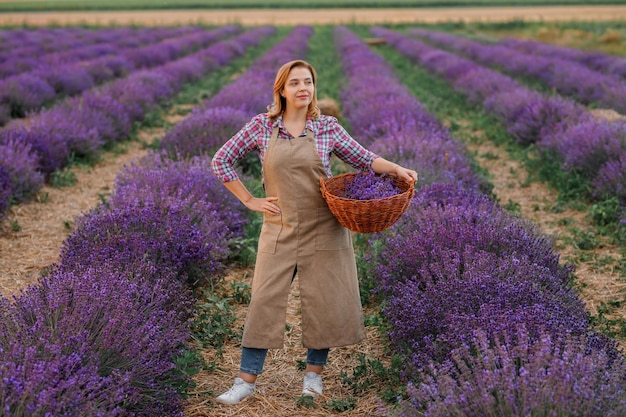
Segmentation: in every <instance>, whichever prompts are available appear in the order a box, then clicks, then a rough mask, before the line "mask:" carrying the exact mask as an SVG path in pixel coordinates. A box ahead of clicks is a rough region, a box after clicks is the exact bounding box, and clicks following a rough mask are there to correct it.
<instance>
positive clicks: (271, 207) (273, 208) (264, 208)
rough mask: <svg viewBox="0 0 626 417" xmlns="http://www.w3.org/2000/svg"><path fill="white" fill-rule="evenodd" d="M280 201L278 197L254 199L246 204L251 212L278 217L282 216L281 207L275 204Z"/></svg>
mask: <svg viewBox="0 0 626 417" xmlns="http://www.w3.org/2000/svg"><path fill="white" fill-rule="evenodd" d="M276 201H278V197H265V198H256V197H252V198H251V199H249V200H248V201H246V202H245V203H244V204H245V205H246V207H248V208H249V209H250V210H253V211H257V212H259V213H264V214H270V215H276V214H280V207H278V206H277V205H276V204H275V202H276Z"/></svg>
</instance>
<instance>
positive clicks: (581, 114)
mask: <svg viewBox="0 0 626 417" xmlns="http://www.w3.org/2000/svg"><path fill="white" fill-rule="evenodd" d="M372 33H374V34H376V35H377V36H381V37H384V38H385V39H387V41H388V42H389V43H390V44H391V45H393V46H394V47H395V48H396V49H397V50H398V51H399V52H400V53H402V54H404V55H405V56H407V57H409V58H410V59H412V60H414V61H416V62H418V63H419V64H420V65H423V66H424V67H426V68H427V69H429V70H431V71H433V72H435V73H437V74H439V75H440V76H442V77H443V78H445V79H447V80H448V81H450V82H451V83H452V84H453V86H454V88H456V89H457V90H459V91H462V92H463V93H465V94H466V95H467V96H468V98H469V99H470V100H471V101H474V102H478V103H482V105H483V106H484V107H485V109H486V110H487V111H489V112H493V113H495V114H496V115H498V116H499V117H500V118H501V120H502V121H503V122H504V123H505V125H506V126H507V129H508V132H509V133H510V134H511V135H512V136H513V137H514V138H515V139H516V140H517V141H518V142H519V143H521V144H523V145H526V144H530V143H535V144H536V145H537V146H538V148H539V149H540V150H541V151H542V152H545V153H546V154H547V155H548V157H550V158H551V157H552V156H553V155H556V157H557V159H558V160H559V162H560V163H561V166H562V168H563V170H564V171H566V172H570V173H573V174H576V175H578V176H580V177H581V178H583V179H585V180H586V181H588V183H589V184H590V187H589V189H590V197H592V198H595V199H598V200H603V199H607V198H611V197H616V198H618V199H619V200H620V201H621V202H622V205H624V204H626V124H625V123H623V122H616V123H610V122H608V121H605V120H600V119H597V118H595V117H593V116H592V115H591V114H590V113H589V112H588V111H587V110H586V108H585V107H584V106H582V105H580V104H577V103H575V102H573V101H572V100H569V99H564V98H561V97H558V96H554V97H544V96H543V95H541V94H540V93H538V92H535V91H531V90H529V89H527V88H525V87H523V86H522V85H520V84H519V83H518V82H517V81H515V80H513V79H511V78H510V77H507V76H505V75H503V74H500V73H498V72H496V71H493V70H490V69H488V68H485V67H483V66H481V65H479V64H476V63H475V62H473V61H470V60H467V59H464V58H461V57H458V56H456V55H454V54H452V53H449V52H446V51H442V50H439V49H437V48H434V47H432V46H429V45H427V44H425V43H423V42H420V41H418V40H416V39H412V38H409V37H407V36H405V35H403V34H400V33H397V32H393V31H389V30H387V29H384V28H373V29H372ZM623 216H624V215H622V217H623ZM618 220H619V219H618Z"/></svg>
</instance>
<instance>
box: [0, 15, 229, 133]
mask: <svg viewBox="0 0 626 417" xmlns="http://www.w3.org/2000/svg"><path fill="white" fill-rule="evenodd" d="M240 30H241V29H240V28H239V27H238V26H234V25H233V26H224V27H221V28H219V29H215V30H212V31H206V30H203V29H198V30H195V31H193V32H191V33H187V34H184V35H182V36H179V37H175V38H167V39H166V40H160V39H158V38H157V39H154V40H153V42H151V44H149V45H145V46H143V47H139V48H135V47H131V48H127V47H120V46H118V45H115V44H108V45H102V44H98V45H96V46H90V47H86V48H85V49H87V50H88V52H89V54H85V56H91V57H98V58H95V59H91V60H84V61H79V62H71V61H72V60H70V63H67V64H63V63H60V64H54V65H52V64H40V65H39V66H38V67H37V68H36V69H35V70H32V71H28V72H24V73H21V74H19V75H16V76H13V77H9V78H6V79H4V80H2V81H0V124H5V123H6V122H8V121H9V120H10V119H11V118H16V117H24V116H25V115H26V114H27V113H32V112H33V111H37V110H39V109H41V108H42V107H43V106H44V105H46V104H48V103H50V102H52V101H53V100H56V99H58V98H60V97H63V96H73V95H77V94H79V93H81V92H83V91H85V90H88V89H90V88H93V87H94V86H96V85H98V84H102V83H104V82H107V81H110V80H112V79H114V78H118V77H122V76H125V75H127V74H129V73H131V72H133V71H136V70H139V69H142V68H150V67H154V66H157V65H162V64H164V63H166V62H168V61H171V60H174V59H177V58H180V57H182V56H184V55H187V54H190V53H192V52H193V51H195V50H197V49H199V48H203V47H207V46H208V45H210V44H211V43H214V42H216V41H218V40H220V39H222V38H224V37H226V36H229V35H232V34H234V33H236V32H238V31H240ZM102 55H104V56H102Z"/></svg>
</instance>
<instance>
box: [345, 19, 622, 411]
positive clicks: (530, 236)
mask: <svg viewBox="0 0 626 417" xmlns="http://www.w3.org/2000/svg"><path fill="white" fill-rule="evenodd" d="M336 32H337V40H336V43H337V45H338V50H339V51H340V52H341V53H342V56H343V60H344V66H345V68H346V73H347V75H348V86H347V88H346V92H345V93H344V95H345V96H347V97H344V101H345V104H346V106H345V107H344V111H345V113H346V115H347V117H348V118H349V119H351V120H352V125H353V126H362V125H364V120H367V121H368V123H367V126H366V127H365V132H368V131H371V132H385V131H387V130H388V129H389V127H388V126H389V125H395V126H397V127H404V126H405V125H406V124H408V125H409V126H410V125H411V123H410V122H409V123H406V122H407V121H408V120H411V119H412V117H414V116H411V114H410V113H412V112H415V111H416V110H415V108H414V107H412V106H409V105H406V104H404V103H403V102H402V100H400V103H402V104H401V105H399V104H400V103H396V101H397V99H398V97H399V96H402V95H403V93H402V91H401V90H399V89H398V87H397V81H396V80H395V77H393V75H392V74H391V71H390V70H389V69H388V67H386V66H385V65H381V64H380V63H379V61H380V59H379V57H378V56H376V55H375V54H373V53H372V52H369V51H368V50H367V48H366V47H365V45H364V44H363V43H362V42H360V41H359V40H357V39H356V38H355V36H354V35H352V34H350V33H348V32H347V30H346V29H345V28H338V29H336ZM376 35H377V36H378V35H380V33H376ZM370 65H371V67H369V66H370ZM361 72H363V76H364V78H363V81H362V82H360V83H359V82H356V81H355V80H358V79H359V77H360V76H361V74H360V73H361ZM368 73H369V74H376V79H377V82H376V83H372V82H371V79H370V77H371V76H369V75H368ZM353 77H354V78H355V79H354V80H353ZM381 85H382V86H384V87H381ZM355 90H356V91H359V93H358V95H357V99H352V97H353V96H352V94H353V93H352V91H355ZM368 95H369V96H370V97H376V101H377V102H378V103H377V106H378V107H377V109H378V108H379V109H389V108H394V109H395V108H396V106H398V110H396V111H395V112H394V113H395V116H392V117H388V118H387V119H382V120H378V118H377V117H376V115H377V113H378V111H371V110H368V109H369V106H370V104H371V101H373V100H365V99H363V98H364V97H367V96H368ZM361 106H362V107H363V109H360V107H361ZM401 109H405V111H406V113H407V114H402V112H401ZM382 112H383V113H384V111H382ZM354 114H359V115H360V117H359V118H356V117H354ZM364 117H367V118H364ZM394 118H395V120H394ZM370 120H371V123H369V121H370ZM422 128H423V129H424V128H426V127H425V126H424V127H422ZM438 128H439V127H435V130H436V129H438ZM426 134H428V132H427V133H426ZM437 137H438V135H437V134H434V135H433V138H437ZM387 141H388V142H389V145H388V146H389V147H390V148H394V147H395V146H396V144H395V137H394V136H387ZM402 141H403V140H402V139H401V143H402ZM401 146H402V145H400V147H401ZM421 151H422V150H421V149H420V148H419V147H416V148H414V149H412V150H409V149H407V150H406V152H405V153H404V156H405V157H409V160H410V152H421ZM446 168H447V167H444V169H446ZM423 169H424V166H422V165H420V166H419V167H418V170H420V171H421V170H423ZM426 169H428V168H426ZM448 175H449V174H448ZM445 177H446V176H443V178H441V179H438V181H437V182H436V183H432V184H427V185H422V186H421V188H420V189H419V190H418V192H417V193H416V197H415V199H414V201H413V202H412V204H411V207H410V208H409V210H408V212H407V213H405V215H404V216H403V217H402V219H401V221H400V222H399V223H398V224H396V225H395V226H394V227H393V229H392V231H390V233H385V234H379V235H375V236H373V237H372V242H371V243H372V244H370V245H368V253H366V255H365V259H366V261H368V262H369V263H370V265H373V267H372V274H373V279H375V281H376V284H377V291H379V292H380V294H382V295H384V296H385V303H384V304H385V307H384V308H383V312H384V314H385V315H386V316H387V317H388V319H389V322H390V325H391V331H390V332H389V337H390V341H391V344H392V346H393V348H394V350H395V351H396V353H398V354H400V355H401V356H402V357H403V358H404V359H405V360H404V362H403V363H404V366H405V368H404V376H405V377H406V379H407V381H409V401H408V402H406V403H404V404H403V405H402V407H400V409H399V410H400V411H398V412H397V414H398V415H405V416H417V415H428V416H440V415H449V414H448V413H453V414H454V412H458V413H459V415H465V414H464V413H465V412H466V411H467V410H478V411H477V415H531V414H533V413H537V412H539V411H540V410H542V409H546V408H549V409H554V410H558V411H559V412H562V414H563V415H582V414H585V411H590V410H592V411H593V412H591V413H588V414H587V415H592V414H594V412H595V413H596V415H604V414H602V413H603V412H606V413H607V415H619V414H620V413H623V412H624V410H626V401H625V400H624V398H623V394H624V388H625V387H624V385H623V383H622V381H621V378H622V376H623V372H624V371H625V370H626V366H625V364H624V360H623V358H622V356H621V355H620V354H619V352H618V351H617V349H616V343H615V342H614V341H611V340H609V339H607V338H605V337H602V336H600V335H598V334H595V333H593V332H592V331H591V330H590V328H589V326H588V323H587V314H586V311H585V308H584V305H583V303H582V301H581V300H580V299H579V298H578V296H577V293H576V292H575V291H573V290H572V289H571V288H570V287H569V279H570V274H571V271H572V267H571V266H561V265H560V263H559V256H558V254H556V253H555V252H554V251H553V242H552V241H551V240H550V239H548V238H546V237H545V236H544V235H543V234H542V233H541V232H540V231H539V230H538V229H537V228H536V227H535V226H533V225H532V224H530V223H528V222H525V221H523V220H521V219H519V218H516V217H513V216H511V215H510V214H508V213H507V212H506V211H504V210H502V209H501V208H500V207H498V206H497V204H496V203H495V202H493V201H492V200H490V199H488V198H487V197H486V196H484V195H482V194H481V193H480V192H479V191H478V190H477V189H476V187H467V186H466V185H464V184H463V183H462V182H459V181H445ZM444 182H447V183H444ZM463 187H465V188H463ZM376 248H379V249H376ZM531 346H532V347H533V348H532V349H531V348H530V347H531ZM561 348H562V349H561ZM476 352H479V353H480V354H481V356H477V355H476ZM581 357H582V358H581ZM482 358H492V361H493V362H485V361H483V360H481V359H482ZM520 363H521V364H523V365H524V366H528V368H529V369H533V370H534V371H536V372H533V373H528V372H523V371H519V368H516V367H515V365H516V364H520ZM469 364H471V367H469V366H470V365H469ZM500 366H502V367H503V368H504V369H506V370H507V373H506V374H503V375H499V374H498V373H497V372H498V369H499V368H500ZM552 369H558V370H559V372H558V373H557V374H556V375H554V376H551V375H548V371H550V370H552ZM557 375H558V377H557ZM563 376H565V377H567V378H562V377H563ZM572 376H573V377H574V378H572ZM581 378H583V380H584V382H583V383H582V384H580V385H579V383H578V381H581ZM546 382H549V383H550V384H549V385H546ZM598 384H601V385H598ZM575 386H576V387H577V388H578V387H580V389H581V391H582V392H584V394H583V396H584V399H581V400H580V401H574V402H572V401H569V393H570V392H571V390H572V389H574V387H575ZM518 399H521V400H520V401H519V402H518V401H517V400H518ZM550 407H552V408H550ZM512 410H513V411H512ZM580 412H582V414H581V413H580Z"/></svg>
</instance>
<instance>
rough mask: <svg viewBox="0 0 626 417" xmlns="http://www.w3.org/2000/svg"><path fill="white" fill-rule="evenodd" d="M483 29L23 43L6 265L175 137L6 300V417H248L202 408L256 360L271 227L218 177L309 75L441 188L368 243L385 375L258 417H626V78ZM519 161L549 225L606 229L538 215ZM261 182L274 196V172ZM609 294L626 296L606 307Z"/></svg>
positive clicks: (382, 150)
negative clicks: (49, 215)
mask: <svg viewBox="0 0 626 417" xmlns="http://www.w3.org/2000/svg"><path fill="white" fill-rule="evenodd" d="M462 29H463V28H461V30H459V28H454V30H450V28H449V27H445V26H443V27H442V26H440V27H419V28H418V27H414V26H397V27H393V26H384V25H380V26H363V25H360V26H356V25H355V26H296V27H275V26H271V25H268V26H258V27H243V26H240V25H225V26H220V27H202V26H182V27H175V28H174V27H160V28H154V27H152V28H142V27H107V28H104V27H103V28H83V27H49V28H39V29H32V28H8V29H5V30H3V31H1V32H0V57H1V59H0V123H1V124H2V127H1V128H0V221H2V222H3V223H4V227H3V228H2V233H3V235H6V236H3V239H4V238H5V237H8V238H9V239H10V238H15V236H13V237H11V236H12V235H11V234H12V233H13V234H15V233H17V229H18V228H17V226H19V225H17V224H16V223H17V222H16V220H15V219H16V218H17V213H18V212H19V210H20V207H23V206H26V205H32V204H45V202H44V203H42V202H41V191H42V189H43V188H44V187H46V186H49V185H50V184H51V183H52V182H54V181H55V179H57V178H59V175H61V174H62V173H66V172H68V171H70V170H71V169H73V168H74V167H75V166H76V165H77V163H81V164H96V163H97V161H98V160H99V158H102V156H103V155H106V154H107V152H110V150H111V149H115V146H119V145H120V144H123V143H125V142H128V141H137V140H138V139H137V137H139V136H140V133H141V131H142V130H146V129H148V128H149V127H150V126H159V127H160V134H159V136H158V137H157V138H155V140H154V141H152V142H150V143H147V142H146V143H144V145H145V146H146V147H148V150H147V153H146V155H145V156H143V157H141V158H138V159H137V160H135V161H134V162H133V163H132V164H129V165H126V166H125V167H123V168H122V169H121V170H120V171H119V172H117V173H116V176H115V183H114V185H113V187H112V190H111V192H110V194H109V195H106V196H103V197H102V202H101V203H100V204H99V205H97V206H95V207H92V208H91V209H90V210H89V211H88V212H85V213H83V214H82V215H81V216H79V217H78V218H76V219H74V221H73V222H71V224H70V227H69V230H68V232H67V237H66V238H65V239H64V240H63V244H62V245H61V247H60V248H59V251H58V253H59V255H58V258H57V260H56V261H55V262H53V263H51V264H49V265H46V266H45V268H43V269H42V270H41V274H40V275H41V278H40V279H39V280H38V281H37V282H36V283H32V284H31V285H29V286H27V287H25V288H23V289H21V290H20V291H17V292H16V293H15V294H14V295H13V296H12V297H10V298H9V297H4V296H3V297H2V298H0V364H1V366H0V376H1V378H0V410H2V411H1V412H0V415H6V416H47V415H50V416H77V415H80V416H170V415H171V416H196V415H198V416H199V415H232V414H228V413H229V412H232V410H230V411H229V410H227V409H225V408H223V407H222V408H220V407H221V406H218V405H216V404H215V402H214V401H213V398H212V397H213V390H215V391H217V390H219V389H221V388H222V387H216V386H210V387H207V388H206V390H205V391H203V392H201V393H199V391H198V390H197V386H198V385H201V386H203V381H202V379H201V378H202V375H203V374H204V375H206V374H211V373H217V372H219V371H220V369H222V368H228V367H229V366H230V365H228V364H226V363H225V360H224V359H223V358H224V356H223V352H224V350H225V349H228V348H229V347H232V348H233V349H235V348H237V347H238V342H239V340H240V339H239V337H240V335H239V333H238V331H239V329H238V324H236V317H235V313H234V309H236V308H240V309H243V308H245V305H246V303H247V302H248V301H249V287H246V285H243V284H245V283H238V285H233V283H232V282H229V283H230V285H231V286H230V288H226V283H227V282H228V279H229V278H228V277H229V276H230V275H232V273H233V271H235V270H239V269H241V268H250V265H252V261H253V259H254V250H255V245H256V241H255V239H256V234H257V233H258V227H259V218H258V217H256V216H254V215H251V214H250V213H247V212H246V211H245V207H244V206H243V205H241V204H240V203H239V202H238V201H237V200H236V199H235V198H234V197H233V196H232V195H230V193H228V191H227V190H226V189H225V187H223V186H222V184H221V183H220V182H219V181H218V180H217V179H216V178H215V177H214V176H213V174H212V173H211V169H210V162H211V156H212V154H213V152H215V150H216V149H217V148H218V147H219V146H221V144H222V143H223V142H224V141H225V140H227V139H228V138H229V137H230V136H231V135H233V134H234V133H235V132H236V131H237V130H238V129H239V128H240V127H241V126H242V125H243V124H244V123H245V122H246V121H247V120H248V119H249V118H251V117H252V116H254V115H255V114H257V113H260V112H263V111H264V110H265V108H266V106H267V104H269V100H271V93H272V91H271V89H272V85H273V81H274V74H275V71H276V69H277V68H278V67H279V66H280V65H281V64H282V63H284V62H286V61H289V60H292V59H306V60H308V61H310V62H311V63H312V64H313V65H314V66H316V68H317V69H318V74H319V80H320V84H319V86H318V95H319V96H320V98H329V99H332V100H334V101H335V102H336V103H337V104H338V106H339V108H340V114H339V115H338V117H339V118H340V121H341V122H342V124H344V125H345V126H346V128H347V129H348V130H349V132H350V133H351V134H352V135H353V136H354V137H355V138H357V139H358V140H359V141H360V142H361V143H362V144H363V145H365V146H366V147H368V148H370V149H371V150H373V151H374V152H376V153H378V154H380V155H382V156H384V157H385V158H388V159H390V160H393V161H394V162H397V163H399V164H402V165H404V166H410V167H414V168H415V169H416V170H417V171H418V172H419V174H420V181H419V183H418V184H417V190H416V194H415V198H414V199H413V201H412V203H411V206H410V207H409V210H408V211H407V212H406V213H405V215H404V216H403V217H402V218H401V219H400V221H399V222H398V223H396V224H395V225H394V226H393V227H392V228H390V229H389V230H386V231H384V232H382V233H377V234H371V235H361V234H355V235H354V240H355V248H356V250H357V255H358V266H359V271H360V281H361V287H362V288H361V292H362V299H363V304H364V306H365V307H366V308H367V310H368V312H373V314H371V315H368V316H367V317H368V320H367V323H366V324H367V325H368V327H371V328H375V332H378V333H380V334H381V335H382V337H381V338H380V339H378V338H376V339H374V340H372V341H370V342H366V343H377V344H380V347H381V350H382V351H384V353H383V354H381V357H377V358H374V357H370V358H362V359H358V358H356V356H355V355H354V354H352V353H349V352H348V353H345V355H346V357H349V358H350V361H346V362H348V363H351V364H354V365H355V368H354V369H345V371H346V373H345V374H342V377H341V381H339V378H336V379H337V385H339V384H341V385H342V386H341V388H337V389H336V390H333V389H330V390H327V391H326V392H328V394H327V396H326V397H325V398H322V399H321V400H319V401H318V403H317V408H309V407H310V405H309V406H307V405H306V404H302V403H301V402H299V401H298V399H297V398H296V397H295V395H293V394H285V396H286V398H281V400H280V401H279V402H278V403H276V404H273V406H272V408H271V410H272V411H267V410H268V409H267V408H264V407H267V402H264V401H261V400H258V399H254V398H253V399H252V401H251V402H249V403H248V404H250V414H249V415H268V414H267V413H271V415H320V413H322V414H323V415H326V414H344V415H354V416H356V415H359V416H361V415H362V416H365V415H388V416H485V415H493V416H511V417H513V416H622V415H625V414H626V360H625V359H626V358H625V357H624V354H623V346H624V341H626V312H624V308H625V307H626V303H624V298H625V297H624V292H623V291H624V290H623V289H621V287H622V286H623V285H622V284H623V280H624V279H626V262H624V258H625V255H626V249H625V248H626V245H625V242H626V119H625V118H624V117H620V115H623V114H624V112H625V111H626V109H625V108H624V102H626V78H624V77H625V72H624V68H625V62H626V57H624V56H620V55H615V54H613V55H612V54H607V53H605V52H602V51H599V50H596V51H583V50H581V49H575V48H564V47H563V46H558V45H555V44H548V43H539V42H537V41H531V40H527V41H520V40H515V39H513V38H511V37H504V36H502V37H501V38H498V37H496V36H493V35H492V36H487V35H483V36H477V35H476V33H475V32H476V31H475V30H466V31H465V32H464V31H463V30H462ZM465 29H468V28H465ZM470 29H471V28H470ZM373 41H375V42H373ZM621 42H622V43H623V42H624V40H622V41H621ZM624 50H625V51H626V48H624ZM625 55H626V53H625ZM176 108H177V109H178V111H180V109H181V108H184V109H185V111H184V112H182V113H181V114H180V115H179V116H180V117H177V118H176V119H175V121H173V122H166V121H164V120H163V119H161V116H159V115H162V114H163V113H165V112H173V111H174V110H173V109H176ZM598 109H605V110H611V111H612V112H613V113H614V114H616V115H617V117H614V118H611V119H608V118H602V117H598V116H597V114H598V113H597V110H598ZM183 113H184V114H183ZM478 138H480V140H481V141H483V142H482V143H481V146H483V147H484V146H488V145H486V144H485V143H487V142H489V143H491V145H489V146H490V147H489V148H488V149H489V151H488V152H489V155H490V157H489V158H488V157H486V156H485V155H487V152H486V151H483V152H480V153H479V152H477V151H475V149H476V141H478V140H479V139H478ZM498 147H499V148H500V149H498ZM504 148H507V151H504V150H502V149H504ZM497 152H502V153H498V154H497V155H504V154H507V152H509V154H508V155H509V156H507V158H510V157H511V156H510V155H513V154H517V155H523V156H519V161H520V162H519V166H520V167H521V168H520V169H521V170H524V171H525V172H527V174H528V178H531V180H532V181H533V182H534V183H538V184H541V186H543V187H545V188H546V189H550V190H552V192H553V193H554V194H556V197H555V201H554V204H550V207H548V203H547V202H546V201H545V199H544V201H541V200H536V201H534V202H532V203H528V206H530V205H532V206H533V209H532V210H531V209H530V208H529V211H533V212H535V214H534V215H535V216H538V217H549V216H552V215H553V214H554V213H556V212H557V211H558V210H557V208H560V212H564V211H565V210H566V208H567V209H572V208H575V210H576V211H578V212H580V213H582V214H581V215H579V216H577V217H576V219H577V220H575V222H576V223H575V224H572V222H574V220H572V219H571V218H568V217H565V215H562V216H561V217H558V220H557V222H559V226H562V227H563V228H564V229H559V230H568V234H567V236H571V237H570V238H567V237H563V236H559V235H557V234H556V233H554V230H546V229H545V228H544V224H539V222H536V221H535V218H529V217H530V215H526V213H528V212H527V211H523V210H522V209H521V208H520V206H519V204H520V203H516V202H515V201H514V200H513V199H515V198H516V197H515V195H516V194H515V192H520V193H521V192H523V190H522V188H523V186H520V188H519V189H516V188H513V186H509V188H510V190H509V191H510V193H509V194H506V192H504V191H501V188H499V185H498V184H499V183H498V181H499V178H498V174H497V173H496V172H497V171H496V169H497V165H499V162H500V161H498V158H504V156H494V155H495V154H496V153H497ZM481 161H482V162H481ZM238 169H239V173H240V176H241V178H243V179H245V181H246V183H247V185H248V186H249V187H250V188H251V189H253V190H256V191H255V192H256V193H261V192H262V189H261V186H260V178H259V169H260V167H259V163H258V160H256V159H255V158H249V159H248V160H246V161H245V163H242V164H241V165H240V166H239V167H238ZM334 170H335V174H339V173H341V172H345V170H346V167H345V166H344V165H342V164H341V163H340V162H339V161H336V164H334ZM515 175H516V176H519V175H520V173H519V172H518V173H515ZM531 180H529V181H531ZM527 186H528V185H527ZM71 192H72V191H71V187H68V188H67V193H68V196H69V194H70V193H71ZM504 196H507V197H506V198H508V202H507V201H505V200H503V198H505V197H504ZM516 204H517V205H516ZM523 204H525V203H523ZM44 209H45V205H44ZM5 241H6V242H9V240H3V242H5ZM3 244H4V243H3ZM7 247H8V244H7ZM0 261H1V262H2V263H6V264H7V265H8V264H9V263H10V262H12V260H11V259H8V258H7V257H3V254H2V253H0ZM587 268H589V269H592V270H593V274H597V275H601V276H603V277H604V279H606V281H611V284H607V285H614V287H615V288H620V289H619V290H616V291H613V292H611V294H610V296H604V295H602V296H601V295H600V294H599V293H598V292H591V291H590V289H591V288H593V285H587V284H585V282H586V281H585V276H587V275H586V274H587ZM0 279H1V277H0ZM234 284H237V283H234ZM614 287H611V288H614ZM246 288H247V290H246ZM246 291H248V292H246ZM202 357H205V358H207V357H211V358H212V360H214V361H215V362H216V363H212V364H207V363H206V362H204V363H203V360H202ZM389 358H391V359H389ZM294 360H295V359H294ZM359 360H362V362H361V363H360V364H361V366H360V367H358V366H356V365H358V363H357V362H358V361H359ZM220 361H221V362H220ZM368 366H369V368H368ZM226 382H228V381H225V383H226ZM332 387H334V385H333V386H332ZM367 390H373V391H374V394H373V397H372V396H367V395H365V394H364V393H365V392H367ZM255 401H256V402H255ZM266 401H272V400H271V399H269V400H266ZM314 406H315V405H314ZM324 413H325V414H324Z"/></svg>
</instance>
